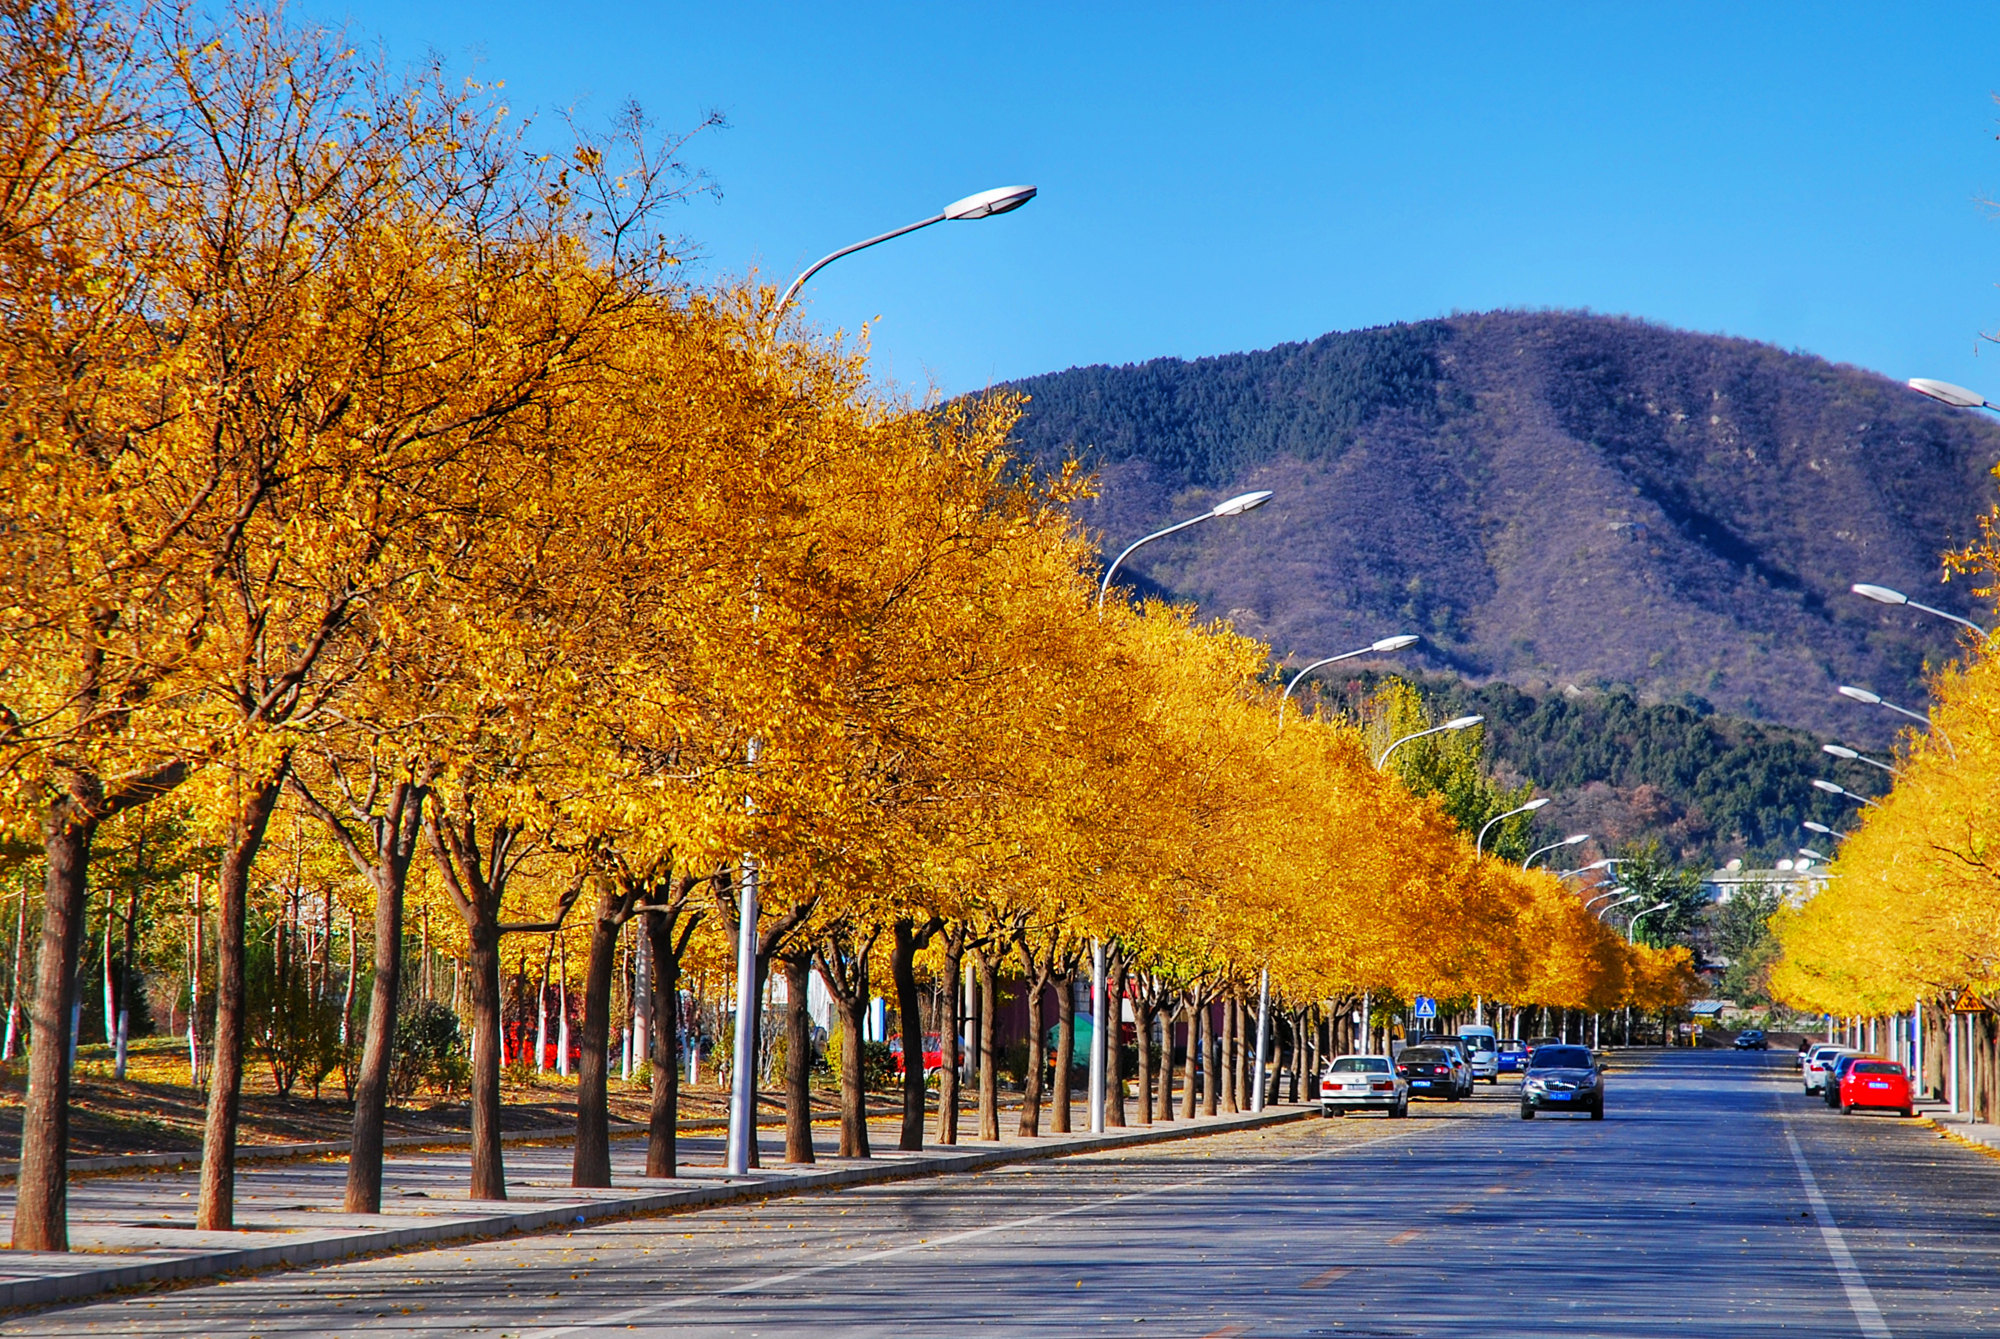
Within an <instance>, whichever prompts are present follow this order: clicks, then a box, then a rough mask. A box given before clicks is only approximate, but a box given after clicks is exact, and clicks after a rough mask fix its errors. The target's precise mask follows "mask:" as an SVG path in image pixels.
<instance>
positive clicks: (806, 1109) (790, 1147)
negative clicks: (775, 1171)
mask: <svg viewBox="0 0 2000 1339" xmlns="http://www.w3.org/2000/svg"><path fill="white" fill-rule="evenodd" d="M778 961H779V962H780V963H781V964H782V965H783V966H784V969H785V1161H786V1162H811V1161H813V1131H812V1062H813V1035H812V1013H811V1012H810V1011H809V1010H808V1009H807V1008H806V991H807V989H808V987H809V986H810V984H811V981H812V954H810V953H786V954H782V955H780V956H779V958H778Z"/></svg>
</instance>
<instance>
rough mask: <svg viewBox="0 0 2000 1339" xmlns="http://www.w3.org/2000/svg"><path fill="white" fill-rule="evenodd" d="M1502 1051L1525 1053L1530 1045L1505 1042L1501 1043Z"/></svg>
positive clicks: (1518, 1042) (1519, 1042) (1522, 1042)
mask: <svg viewBox="0 0 2000 1339" xmlns="http://www.w3.org/2000/svg"><path fill="white" fill-rule="evenodd" d="M1500 1049H1501V1050H1503V1051H1525V1050H1527V1049H1528V1043H1526V1042H1524V1041H1503V1042H1501V1043H1500Z"/></svg>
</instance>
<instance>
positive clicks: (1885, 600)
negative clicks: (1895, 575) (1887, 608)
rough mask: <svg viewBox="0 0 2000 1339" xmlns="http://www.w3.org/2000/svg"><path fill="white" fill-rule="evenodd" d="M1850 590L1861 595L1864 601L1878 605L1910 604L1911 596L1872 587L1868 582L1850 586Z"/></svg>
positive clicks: (1885, 587) (1879, 587)
mask: <svg viewBox="0 0 2000 1339" xmlns="http://www.w3.org/2000/svg"><path fill="white" fill-rule="evenodd" d="M1848 589H1849V590H1851V591H1853V592H1854V593H1855V594H1856V595H1859V596H1860V597H1861V598H1862V599H1864V600H1873V601H1875V603H1877V604H1908V603H1909V602H1910V597H1909V596H1907V595H1905V594H1903V592H1901V591H1899V590H1890V589H1889V588H1888V587H1887V586H1871V585H1868V584H1867V583H1866V582H1861V583H1858V584H1856V585H1852V586H1849V587H1848Z"/></svg>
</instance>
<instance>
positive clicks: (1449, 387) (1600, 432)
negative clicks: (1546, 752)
mask: <svg viewBox="0 0 2000 1339" xmlns="http://www.w3.org/2000/svg"><path fill="white" fill-rule="evenodd" d="M1012 389H1016V390H1019V391H1022V392H1025V393H1026V394H1027V395H1028V396H1029V403H1028V406H1027V412H1026V417H1025V418H1024V420H1023V422H1022V424H1021V427H1020V429H1019V433H1018V438H1019V442H1020V444H1021V446H1022V447H1023V449H1024V450H1025V451H1026V452H1027V453H1028V454H1029V455H1031V456H1032V457H1034V458H1036V459H1038V460H1041V461H1043V462H1054V461H1058V460H1061V459H1063V458H1064V457H1066V456H1070V455H1075V456H1076V457H1078V458H1080V459H1082V460H1084V461H1086V462H1088V463H1089V464H1090V465H1092V466H1093V467H1094V468H1096V469H1097V470H1098V471H1099V475H1100V481H1101V490H1100V493H1099V496H1098V497H1097V498H1095V499H1093V500H1092V501H1090V502H1089V503H1087V504H1085V506H1084V511H1083V519H1084V521H1085V523H1086V524H1087V525H1088V526H1090V527H1091V528H1092V530H1093V532H1095V533H1096V534H1098V535H1099V536H1100V537H1101V540H1102V542H1103V544H1104V545H1105V546H1106V547H1107V548H1108V549H1111V550H1113V551H1115V549H1116V548H1119V547H1123V545H1124V544H1125V543H1127V542H1129V541H1130V540H1131V539H1133V538H1136V537H1137V536H1139V535H1142V534H1145V533H1147V532H1149V531H1151V530H1154V529H1157V528H1159V527H1161V526H1163V525H1166V524H1169V523H1171V522H1173V521H1175V520H1179V519H1183V518H1185V517H1187V516H1189V515H1191V514H1195V513H1197V512H1199V511H1201V510H1202V509H1204V508H1205V507H1207V506H1208V505H1210V504H1212V503H1213V502H1215V501H1217V500H1218V499H1220V498H1222V497H1225V496H1228V495H1229V494H1232V493H1235V492H1240V491H1244V490H1248V489H1252V488H1268V489H1271V490H1273V491H1274V492H1275V494H1276V496H1275V498H1274V499H1273V501H1272V502H1271V504H1270V505H1268V506H1266V507H1264V508H1262V509H1261V510H1258V511H1256V512H1253V513H1251V514H1248V515H1246V516H1243V517H1240V518H1236V519H1230V520H1219V521H1215V522H1211V523H1209V524H1205V525H1201V526H1196V527H1193V528H1192V529H1190V530H1188V531H1185V532H1183V533H1182V534H1180V535H1176V536H1174V537H1172V538H1170V539H1167V540H1163V541H1161V542H1159V543H1157V544H1154V545H1150V546H1148V547H1147V548H1145V549H1143V550H1141V551H1140V552H1139V553H1138V554H1135V555H1134V556H1133V558H1131V559H1129V560H1128V561H1127V566H1126V567H1125V568H1121V569H1120V580H1121V581H1125V580H1127V579H1129V580H1130V581H1131V584H1133V585H1134V586H1136V587H1137V588H1138V589H1140V590H1141V591H1143V592H1145V593H1149V594H1162V595H1166V596H1168V597H1171V598H1173V599H1176V600H1182V601H1189V602H1192V603H1194V604H1196V605H1198V606H1199V608H1200V609H1201V611H1202V613H1203V614H1205V615H1209V616H1218V617H1227V618H1229V619H1230V620H1232V621H1233V622H1234V623H1235V624H1236V626H1237V627H1238V628H1239V629H1240V630H1241V631H1243V632H1245V633H1247V634H1249V635H1251V636H1255V637H1258V638H1260V639H1262V640H1265V641H1268V642H1270V643H1271V645H1272V646H1273V648H1274V650H1275V653H1276V654H1277V655H1278V656H1280V657H1281V658H1286V659H1289V660H1290V661H1291V662H1292V663H1303V662H1304V661H1306V660H1309V659H1315V658H1317V657H1319V656H1323V655H1328V654H1332V653H1334V652H1337V651H1344V650H1347V649H1349V648H1352V647H1355V646H1358V645H1362V644H1364V643H1366V642H1368V641H1371V640H1373V639H1375V638H1377V637H1381V636H1384V635H1387V634H1389V633H1392V632H1402V631H1412V632H1419V633H1422V634H1423V635H1424V637H1425V642H1424V643H1423V646H1422V647H1421V648H1420V649H1419V650H1417V651H1414V652H1410V653H1405V655H1404V656H1403V657H1401V658H1400V659H1399V663H1401V664H1403V665H1406V666H1409V667H1410V668H1413V669H1419V670H1422V669H1428V670H1434V671H1448V672H1450V673H1452V674H1454V675H1457V676H1460V677H1462V678H1465V679H1467V680H1469V681H1472V682H1474V683H1487V682H1506V683H1511V684H1514V685H1517V686H1519V687H1522V688H1524V689H1528V690H1530V691H1532V692H1536V693H1544V692H1547V691H1550V690H1555V691H1560V690H1562V689H1564V688H1565V687H1569V686H1574V687H1577V688H1579V689H1585V690H1601V689H1606V688H1610V687H1613V686H1617V685H1627V686H1629V687H1631V688H1632V689H1633V690H1634V692H1635V694H1636V696H1637V698H1638V700H1640V701H1643V702H1649V703H1650V702H1671V703H1683V704H1686V705H1687V706H1688V707H1689V708H1690V709H1691V710H1693V711H1696V712H1697V713H1705V712H1707V711H1709V710H1711V709H1717V710H1721V711H1723V712H1725V713H1731V714H1736V715H1740V716H1743V717H1747V718H1750V719H1752V720H1756V721H1764V722H1771V723H1776V724H1781V725H1788V726H1795V727H1800V728H1804V729H1808V730H1812V731H1815V732H1817V733H1819V734H1821V735H1830V736H1835V737H1839V738H1845V739H1849V740H1851V741H1853V742H1856V743H1859V744H1867V745H1872V746H1875V747H1878V748H1879V747H1882V746H1883V745H1885V744H1886V743H1887V741H1888V740H1889V739H1890V738H1891V737H1892V736H1893V734H1894V732H1895V728H1896V723H1897V720H1898V719H1899V718H1897V717H1895V716H1893V715H1892V714H1890V713H1888V712H1886V711H1884V710H1882V709H1880V708H1864V707H1860V706H1856V705H1855V704H1852V703H1850V702H1847V701H1846V700H1845V699H1842V698H1839V697H1837V696H1836V695H1835V693H1834V689H1835V688H1836V687H1837V686H1838V685H1840V684H1842V683H1856V684H1862V685H1865V686H1868V687H1871V688H1874V689H1875V690H1876V691H1878V692H1880V693H1882V694H1883V695H1884V696H1885V697H1888V698H1889V699H1891V700H1892V701H1899V702H1902V703H1905V704H1906V705H1911V706H1916V707H1919V708H1920V707H1921V704H1922V702H1923V700H1924V688H1923V682H1922V676H1923V671H1924V667H1925V665H1926V663H1927V662H1932V663H1935V662H1937V661H1939V660H1941V659H1943V658H1945V657H1948V656H1950V655H1952V654H1953V652H1954V648H1955V646H1956V641H1955V636H1954V632H1953V629H1952V626H1951V625H1949V624H1946V623H1944V622H1942V621H1941V620H1937V619H1933V618H1930V617H1927V616H1925V615H1921V614H1917V613H1913V612H1911V611H1909V610H1905V609H1892V608H1886V607H1884V606H1881V605H1876V604H1871V603H1869V602H1867V601H1864V600H1862V599H1860V598H1859V597H1857V596H1854V595H1852V594H1850V593H1849V592H1848V587H1849V585H1850V584H1851V583H1853V582H1857V581H1865V582H1874V583H1878V584H1882V585H1889V586H1895V587H1897V588H1899V589H1902V590H1904V591H1907V592H1909V593H1910V594H1911V595H1912V596H1913V597H1914V598H1917V599H1920V600H1924V601H1926V602H1928V603H1932V604H1936V605H1938V606H1940V607H1942V608H1945V609H1949V610H1951V611H1952V612H1954V613H1960V614H1966V615H1969V616H1972V617H1974V618H1975V619H1977V618H1979V617H1980V615H1981V612H1983V611H1975V610H1974V609H1973V608H1972V607H1971V603H1970V600H1971V596H1970V592H1969V591H1968V590H1967V589H1966V588H1965V585H1964V583H1963V582H1962V581H1961V582H1959V583H1956V584H1951V585H1944V584H1941V567H1940V563H1939V555H1940V554H1941V553H1942V552H1943V551H1945V550H1946V549H1949V548H1951V547H1953V546H1956V545H1959V544H1962V543H1964V542H1965V541H1967V540H1968V539H1970V538H1971V537H1973V536H1974V535H1975V534H1976V533H1977V529H1978V519H1979V517H1980V516H1981V515H1982V514H1983V513H1984V512H1985V511H1986V510H1987V508H1988V506H1989V505H1990V503H1991V502H1992V500H1993V498H1994V496H1995V487H1994V482H1993V480H1992V478H1991V477H1990V475H1989V471H1990V470H1991V468H1992V466H1993V465H1994V462H1995V461H1996V460H2000V426H1996V425H1995V424H1993V423H1991V422H1988V421H1987V420H1985V419H1984V418H1982V417H1980V416H1977V415H1975V414H1972V413H1968V412H1965V411H1962V410H1950V409H1946V408H1945V407H1943V406H1941V405H1936V404H1934V403H1932V402H1930V401H1928V400H1925V399H1923V398H1922V397H1920V396H1918V395H1916V394H1914V393H1913V392H1911V391H1909V390H1908V389H1906V388H1905V387H1903V386H1902V385H1900V384H1899V383H1896V382H1892V381H1889V380H1887V379H1885V378H1883V377H1881V376H1878V375H1876V374H1874V373H1871V372H1866V371H1862V370H1860V369H1857V368H1853V367H1847V366H1837V365H1834V364H1831V363H1828V362H1825V361H1824V360H1821V359H1818V358H1813V357H1810V356H1807V355H1803V354H1797V353H1788V352H1785V351H1783V350H1780V349H1776V348H1773V347H1771V346H1768V345H1763V344H1757V343H1754V342H1751V341H1747V340H1741V339H1730V338H1724V337H1720V336H1713V335H1701V334H1692V333H1689V332H1686V331H1679V330H1672V329H1668V328H1665V327H1662V326H1657V325H1651V324H1647V323H1645V322H1641V321H1635V320H1628V319H1622V318H1611V317H1602V316H1593V315H1582V314H1573V313H1548V312H1520V311H1500V312H1490V313H1485V314H1478V315H1464V316H1453V317H1450V318H1447V319H1442V320H1435V321H1422V322H1416V323H1412V324H1405V325H1393V326H1383V327H1379V328H1376V329H1371V330H1361V331H1352V332H1345V333H1337V334H1330V335H1325V336H1323V337H1321V338H1319V339H1316V340H1313V341H1311V342H1309V343H1301V344H1286V345H1281V346H1279V347H1276V348H1272V349H1266V350H1262V351H1260V352H1255V353H1241V354H1230V355H1227V356H1223V357H1216V358H1203V359H1198V360H1195V361H1191V362H1190V361H1182V360H1179V359H1170V358H1169V359H1158V360H1155V361H1152V362H1147V363H1141V364H1137V365H1130V366H1124V367H1104V366H1100V367H1084V368H1073V369H1071V370H1069V371H1066V372H1055V373H1050V374H1048V375H1045V376H1039V377H1033V378H1029V379H1027V380H1024V381H1021V382H1017V383H1014V384H1013V386H1012Z"/></svg>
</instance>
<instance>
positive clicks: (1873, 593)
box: [1848, 583, 1989, 637]
mask: <svg viewBox="0 0 2000 1339" xmlns="http://www.w3.org/2000/svg"><path fill="white" fill-rule="evenodd" d="M1848 589H1849V590H1851V591H1853V592H1854V593H1855V594H1856V595H1859V596H1861V597H1862V598H1863V599H1867V600H1873V601H1875V603H1877V604H1901V605H1908V606H1909V607H1910V608H1912V609H1920V610H1922V611H1923V612H1924V613H1926V614H1935V615H1936V616H1937V617H1939V618H1943V619H1949V620H1950V621H1951V622H1953V623H1956V624H1958V625H1959V626H1960V627H1964V628H1971V629H1972V630H1973V631H1974V632H1976V633H1978V634H1979V635H1980V636H1982V637H1985V636H1988V635H1989V634H1988V633H1987V631H1986V629H1985V628H1982V627H1980V626H1979V625H1978V624H1977V623H1974V622H1973V621H1972V620H1971V619H1969V618H1960V617H1959V616H1958V615H1957V614H1947V613H1946V612H1945V611H1944V610H1942V609H1933V608H1932V607H1931V606H1929V605H1927V604H1918V603H1917V602H1916V601H1915V600H1912V599H1911V598H1910V597H1909V596H1907V595H1905V594H1903V592H1901V591H1899V590H1892V589H1890V588H1889V587H1887V586H1870V585H1868V584H1866V583H1860V584H1856V585H1853V586H1849V587H1848Z"/></svg>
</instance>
